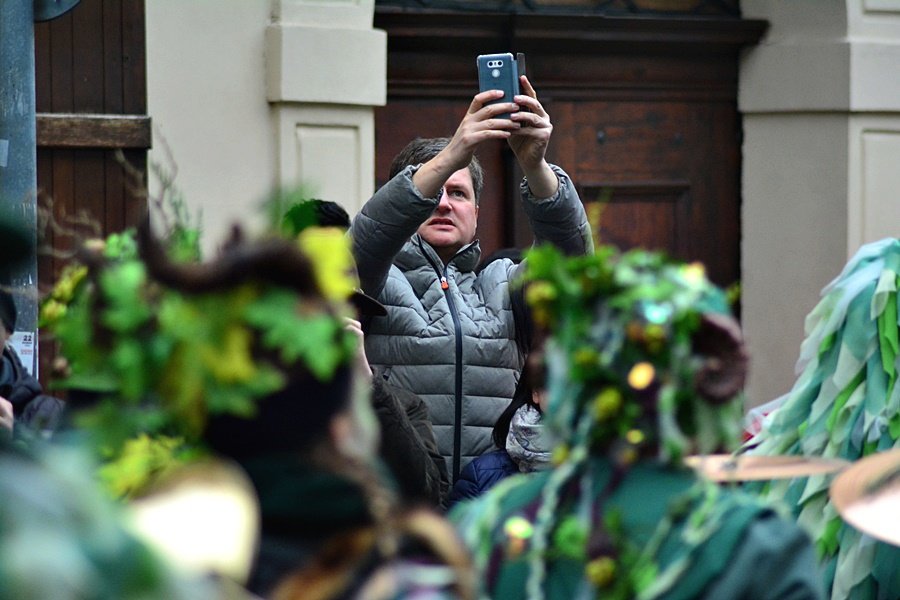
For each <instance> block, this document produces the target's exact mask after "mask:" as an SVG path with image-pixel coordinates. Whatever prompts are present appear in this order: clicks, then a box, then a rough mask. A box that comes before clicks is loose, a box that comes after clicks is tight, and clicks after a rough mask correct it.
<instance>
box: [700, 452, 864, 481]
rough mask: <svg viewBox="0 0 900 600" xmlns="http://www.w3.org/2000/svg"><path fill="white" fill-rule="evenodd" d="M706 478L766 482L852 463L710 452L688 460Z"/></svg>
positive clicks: (825, 472) (808, 458)
mask: <svg viewBox="0 0 900 600" xmlns="http://www.w3.org/2000/svg"><path fill="white" fill-rule="evenodd" d="M684 462H685V464H686V465H687V466H689V467H691V468H692V469H694V470H695V471H697V472H698V473H699V474H701V475H702V476H703V477H706V478H707V479H710V480H712V481H716V482H726V481H764V480H767V479H792V478H794V477H809V476H811V475H825V474H828V473H835V472H837V471H840V470H841V469H843V468H845V467H847V466H848V465H849V464H850V462H848V461H846V460H841V459H839V458H820V457H816V456H753V455H746V454H742V455H738V456H736V455H734V454H706V455H696V456H688V457H687V458H685V459H684Z"/></svg>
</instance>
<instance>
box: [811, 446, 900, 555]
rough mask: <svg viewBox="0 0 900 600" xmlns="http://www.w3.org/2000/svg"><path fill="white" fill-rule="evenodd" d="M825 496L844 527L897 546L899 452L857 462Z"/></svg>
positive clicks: (899, 532)
mask: <svg viewBox="0 0 900 600" xmlns="http://www.w3.org/2000/svg"><path fill="white" fill-rule="evenodd" d="M828 493H829V495H830V496H831V501H832V503H833V504H834V507H835V508H836V509H837V511H838V513H839V514H840V515H841V517H842V518H843V519H844V520H845V521H846V522H847V523H849V524H850V525H852V526H853V527H855V528H856V529H859V530H860V531H862V532H863V533H867V534H869V535H870V536H872V537H874V538H876V539H879V540H881V541H883V542H887V543H889V544H893V545H895V546H900V519H898V518H897V513H898V511H900V449H895V450H888V451H886V452H879V453H878V454H873V455H871V456H867V457H866V458H863V459H860V460H858V461H856V462H855V463H853V464H852V465H851V466H850V467H848V468H847V470H845V471H844V472H843V473H841V474H840V475H839V476H838V477H837V478H835V480H834V481H833V482H831V488H830V489H829V492H828Z"/></svg>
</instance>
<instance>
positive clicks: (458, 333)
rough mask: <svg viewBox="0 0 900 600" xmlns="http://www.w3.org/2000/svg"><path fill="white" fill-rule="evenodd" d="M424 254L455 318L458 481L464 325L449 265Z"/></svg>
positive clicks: (455, 462)
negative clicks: (461, 323) (449, 279)
mask: <svg viewBox="0 0 900 600" xmlns="http://www.w3.org/2000/svg"><path fill="white" fill-rule="evenodd" d="M422 254H423V255H424V256H425V258H427V259H428V262H429V263H431V268H433V269H434V272H435V274H436V275H437V276H438V279H439V280H440V283H441V289H442V290H444V297H445V298H446V299H447V308H448V309H449V310H450V318H452V319H453V333H454V338H455V341H456V365H455V367H456V369H455V373H454V375H455V376H454V392H453V408H454V419H453V465H452V481H453V483H456V480H457V478H458V477H459V471H460V456H461V448H460V446H461V445H462V372H463V368H462V350H463V348H462V327H461V326H460V324H459V315H458V314H457V312H456V303H455V302H454V300H453V295H452V294H451V293H450V283H449V281H447V266H446V265H444V268H443V269H441V268H440V267H438V266H437V265H436V264H435V263H434V261H433V260H431V257H430V256H428V253H427V252H425V251H424V248H423V249H422Z"/></svg>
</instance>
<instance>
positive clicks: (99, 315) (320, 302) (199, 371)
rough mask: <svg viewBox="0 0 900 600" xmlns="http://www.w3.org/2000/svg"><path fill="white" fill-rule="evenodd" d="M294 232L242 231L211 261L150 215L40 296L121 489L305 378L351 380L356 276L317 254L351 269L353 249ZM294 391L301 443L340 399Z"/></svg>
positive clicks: (132, 487) (98, 247)
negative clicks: (345, 313) (351, 298)
mask: <svg viewBox="0 0 900 600" xmlns="http://www.w3.org/2000/svg"><path fill="white" fill-rule="evenodd" d="M298 239H299V241H297V240H290V239H286V238H279V237H272V238H264V239H260V240H253V241H247V240H244V239H243V238H242V236H240V235H239V234H238V232H237V230H236V232H235V235H233V236H232V239H231V240H230V241H229V242H228V243H227V244H226V245H225V247H224V250H223V251H222V253H221V255H220V256H219V257H218V258H217V259H215V260H213V261H211V262H206V263H204V262H201V261H200V260H199V256H200V252H199V243H198V236H197V235H196V231H195V230H190V229H186V228H179V227H176V228H174V229H173V230H172V231H170V232H169V233H168V234H167V236H166V238H165V240H164V241H163V242H160V241H159V240H157V239H156V238H155V236H154V235H153V234H152V232H151V230H150V224H149V221H145V222H144V223H143V224H142V226H141V227H140V229H139V231H138V233H137V235H135V234H134V232H125V233H122V234H114V235H112V236H110V237H109V238H108V239H107V240H105V241H104V242H94V243H91V244H86V245H85V248H84V249H83V251H82V252H81V253H80V255H79V258H80V261H79V262H80V264H78V265H75V266H73V267H70V268H69V269H68V270H67V271H66V273H65V274H64V276H63V277H62V279H61V280H60V282H59V283H58V284H57V286H56V288H55V289H54V291H53V293H52V294H50V295H49V296H48V297H47V298H46V299H45V300H44V302H43V305H42V325H43V326H45V327H47V328H48V329H49V330H50V331H51V332H52V333H53V334H55V337H56V339H57V340H58V341H59V342H60V344H61V351H62V355H63V356H64V357H65V359H64V361H65V364H64V365H63V366H64V373H63V376H62V377H61V379H60V381H59V383H58V385H60V386H61V387H66V388H68V389H69V390H70V397H74V399H75V400H76V413H75V415H76V418H77V420H78V425H80V426H81V427H83V428H87V429H89V430H90V431H91V432H92V433H93V434H94V436H95V439H96V440H97V443H98V446H99V449H100V451H101V452H102V453H103V456H104V457H105V458H106V459H107V460H108V461H109V462H108V464H107V466H106V467H105V469H106V471H105V472H104V473H103V474H104V475H105V478H106V479H107V483H108V484H109V485H110V486H111V487H112V491H113V492H114V493H115V494H116V495H125V494H129V493H132V492H134V491H136V490H137V489H139V488H140V487H141V486H142V485H144V484H145V483H146V482H147V479H148V477H149V476H150V475H151V474H152V473H153V471H156V470H160V469H165V468H167V466H169V464H170V463H171V462H172V460H173V458H174V455H175V454H178V453H179V452H189V453H190V452H196V451H197V450H200V449H201V448H202V446H201V444H200V442H201V440H202V439H203V436H204V432H205V430H206V428H207V425H208V423H209V421H210V419H211V418H212V417H217V416H228V415H230V416H234V417H240V418H250V417H256V416H258V413H259V411H260V407H261V402H263V401H264V400H266V399H270V398H272V397H273V396H274V395H276V394H279V393H282V394H283V393H284V392H285V391H286V390H291V388H292V386H293V383H295V382H298V381H303V382H312V383H315V382H320V384H321V385H323V386H327V385H329V384H330V383H329V382H332V381H333V383H334V384H335V385H343V384H344V383H345V380H346V379H347V378H346V377H335V374H336V373H337V371H338V370H339V369H341V368H342V367H344V366H346V365H347V364H348V363H349V360H350V358H351V357H352V355H353V350H354V348H355V341H354V340H353V339H352V337H351V336H350V334H348V333H347V332H345V330H344V327H343V323H342V321H341V319H340V318H339V317H340V315H341V314H342V310H343V308H342V305H343V304H344V301H345V300H346V298H347V296H348V295H349V293H350V292H351V291H352V290H353V287H354V283H353V281H352V280H351V279H350V278H349V277H348V273H349V272H350V271H348V270H347V269H339V268H337V269H328V270H327V271H320V270H318V266H319V265H320V264H322V263H325V262H326V261H319V260H318V258H319V255H320V254H321V255H324V256H327V258H328V261H327V265H329V266H333V263H334V262H335V260H336V259H335V257H336V256H337V257H341V256H343V257H345V260H346V264H347V265H349V264H350V260H351V259H350V254H349V248H348V247H347V244H346V241H345V239H344V236H343V235H342V234H341V233H340V232H338V231H333V232H329V231H327V230H312V229H311V230H309V231H308V232H305V234H303V235H301V236H300V238H298ZM301 246H302V249H301ZM342 248H343V253H341V249H342ZM306 389H307V388H304V390H306ZM293 391H294V392H296V390H293ZM294 395H295V396H297V397H295V398H291V399H290V400H291V401H292V402H293V404H294V409H293V410H294V411H295V413H294V416H295V417H296V418H294V419H293V422H292V423H291V425H292V426H294V427H295V431H294V433H295V435H294V436H293V439H296V438H298V437H302V435H301V436H298V435H296V434H297V432H302V431H307V430H309V431H312V430H311V429H310V428H312V427H315V426H317V425H321V424H322V423H324V421H325V420H327V418H328V417H329V416H330V415H331V414H333V412H336V411H337V410H338V409H339V408H341V407H340V406H337V405H336V404H337V403H339V402H340V399H341V397H342V396H341V394H337V393H335V394H333V395H330V396H331V397H329V398H328V400H329V402H317V401H310V400H309V399H304V398H303V397H301V396H300V395H298V394H296V393H295V394H294ZM85 396H89V397H90V399H91V403H90V405H89V406H86V407H83V408H81V409H78V408H77V404H78V400H79V399H81V398H84V397H85ZM242 441H246V442H247V443H253V442H252V440H247V439H246V438H245V439H244V440H242Z"/></svg>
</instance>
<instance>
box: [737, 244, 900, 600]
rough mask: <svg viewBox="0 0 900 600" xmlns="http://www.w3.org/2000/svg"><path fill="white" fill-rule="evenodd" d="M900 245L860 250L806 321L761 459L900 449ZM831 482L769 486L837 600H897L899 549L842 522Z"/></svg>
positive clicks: (840, 455) (765, 431) (768, 492)
mask: <svg viewBox="0 0 900 600" xmlns="http://www.w3.org/2000/svg"><path fill="white" fill-rule="evenodd" d="M898 278H900V241H898V240H897V239H894V238H888V239H884V240H881V241H878V242H874V243H871V244H868V245H865V246H863V247H862V248H860V249H859V251H858V252H857V253H856V255H855V256H854V257H853V258H852V259H851V260H850V261H849V262H848V263H847V265H846V266H845V267H844V269H843V271H842V272H841V273H840V275H839V276H838V277H837V278H836V279H835V280H834V281H832V282H831V283H830V284H829V285H828V286H826V287H825V288H824V289H823V291H822V299H821V301H820V302H819V303H818V305H816V307H815V308H814V309H813V310H812V312H811V313H810V314H809V316H807V318H806V324H805V325H806V326H805V329H806V339H805V340H804V341H803V345H802V346H801V349H800V358H799V360H798V363H797V372H798V373H799V377H798V379H797V381H796V383H795V384H794V386H793V388H792V389H791V391H790V392H789V393H788V394H787V396H786V397H785V400H784V403H783V404H782V405H781V407H780V408H778V409H777V410H776V411H775V412H774V413H773V414H772V416H771V418H770V419H769V422H768V423H767V424H766V425H765V427H764V428H763V430H762V431H761V433H760V434H759V436H758V437H757V438H755V440H754V441H759V440H761V442H760V443H759V445H758V446H757V447H756V448H755V449H754V450H753V453H755V454H765V455H770V454H771V455H779V454H787V455H803V456H822V457H829V458H835V457H836V458H843V459H847V460H851V461H854V460H858V459H860V458H863V457H865V456H868V455H870V454H873V453H875V452H881V451H883V450H888V449H890V448H896V447H898V446H900V387H898V386H897V385H896V381H897V371H898V355H900V343H898V338H900V333H898V327H897V321H898V305H897V284H898ZM829 483H830V479H829V478H827V477H825V476H816V477H809V478H799V479H793V480H785V481H780V482H775V483H772V484H771V485H769V486H766V488H765V489H764V492H765V493H766V495H767V496H768V497H769V498H772V499H777V500H782V501H784V502H786V503H787V504H788V505H789V506H791V507H792V508H793V510H794V513H795V514H796V516H797V519H798V522H799V523H800V525H801V526H803V527H804V528H806V529H807V530H808V531H809V533H810V535H811V536H812V537H813V539H814V540H816V545H817V549H818V551H819V555H820V558H821V560H822V562H823V565H824V568H825V583H826V586H827V588H828V589H830V590H831V598H832V600H839V599H848V600H863V599H870V598H892V599H893V598H898V597H900V549H897V548H895V547H892V546H889V545H887V544H884V543H881V542H876V541H875V540H874V539H872V538H871V537H869V536H866V535H865V534H862V533H860V532H859V531H857V530H855V529H854V528H853V527H851V526H850V525H847V524H845V523H844V522H843V521H842V520H841V518H840V517H839V516H838V514H837V511H836V510H835V508H834V506H833V505H832V503H831V500H830V499H829V496H828V485H829Z"/></svg>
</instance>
